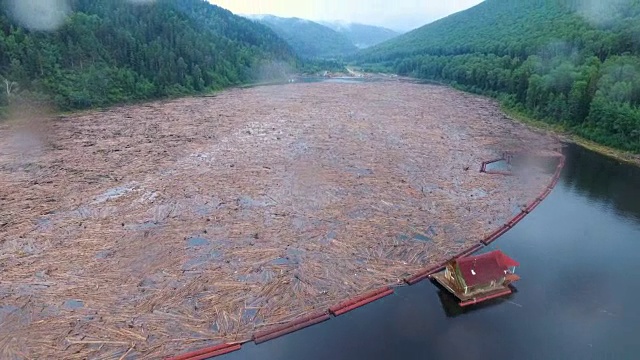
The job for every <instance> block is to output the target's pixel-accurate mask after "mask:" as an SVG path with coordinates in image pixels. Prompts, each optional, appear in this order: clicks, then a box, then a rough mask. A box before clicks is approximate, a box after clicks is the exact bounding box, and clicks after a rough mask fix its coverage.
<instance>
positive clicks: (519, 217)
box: [507, 211, 527, 227]
mask: <svg viewBox="0 0 640 360" xmlns="http://www.w3.org/2000/svg"><path fill="white" fill-rule="evenodd" d="M525 216H527V213H526V212H524V211H523V212H521V213H520V214H518V215H516V217H514V218H513V219H511V221H509V223H508V224H507V226H509V227H514V226H516V224H517V223H519V222H520V221H522V219H524V217H525Z"/></svg>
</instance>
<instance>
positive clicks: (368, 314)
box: [221, 145, 640, 360]
mask: <svg viewBox="0 0 640 360" xmlns="http://www.w3.org/2000/svg"><path fill="white" fill-rule="evenodd" d="M565 153H566V156H567V164H566V167H565V169H564V171H563V174H562V178H561V181H560V182H559V183H558V186H557V187H556V188H555V190H554V191H553V193H552V194H551V195H550V196H549V197H548V198H547V199H546V200H545V201H544V202H543V203H542V204H541V205H540V206H539V207H538V208H537V209H536V210H535V211H534V212H533V213H532V214H531V215H529V216H527V217H526V218H525V219H524V220H523V221H522V222H520V223H519V224H518V225H517V226H516V227H515V228H514V229H512V230H511V231H509V232H508V233H507V234H505V235H504V236H502V237H501V238H500V239H499V240H498V241H496V242H495V243H493V244H492V246H491V247H490V249H493V248H499V249H501V250H503V251H505V252H506V253H507V254H509V255H510V256H512V257H514V258H515V259H517V260H518V261H519V262H520V263H521V266H520V268H519V269H518V271H517V272H518V273H519V274H520V276H521V277H522V280H521V281H519V282H518V283H516V288H517V292H516V293H514V294H512V295H510V296H509V297H508V298H504V299H497V300H494V301H490V302H487V303H484V304H480V305H476V306H472V307H469V308H465V309H461V308H459V307H458V306H457V305H456V303H455V301H454V299H453V298H452V297H451V295H449V294H448V293H444V292H443V291H442V290H440V289H439V288H438V287H436V286H435V285H434V284H432V283H431V282H430V281H428V280H426V281H422V282H420V283H418V284H416V285H414V286H411V287H401V288H398V289H396V292H395V294H394V295H392V296H388V297H386V298H384V299H382V300H379V301H377V302H375V303H372V304H370V305H367V306H365V307H362V308H359V309H357V310H355V311H352V312H350V313H347V314H345V315H343V316H340V317H337V318H332V319H331V320H330V321H327V322H324V323H322V324H320V325H316V326H312V327H310V328H307V329H304V330H301V331H298V332H296V333H293V334H290V335H287V336H284V337H280V338H278V339H275V340H272V341H269V342H266V343H263V344H260V345H254V344H253V343H249V344H245V345H244V346H243V348H242V350H241V351H238V352H235V353H232V354H229V355H226V356H223V357H222V358H221V359H223V360H234V359H238V360H240V359H242V360H248V359H260V360H276V359H277V360H297V359H306V360H314V359H318V360H320V359H322V360H325V359H345V360H346V359H368V360H371V359H416V360H418V359H421V360H422V359H456V358H457V359H633V358H637V356H638V353H639V352H640V340H639V339H638V334H639V333H640V308H639V307H638V306H637V304H636V302H637V300H638V297H639V296H640V281H639V280H638V279H637V276H638V275H640V168H637V167H633V166H630V165H625V164H620V163H618V162H617V161H615V160H611V159H609V158H605V157H603V156H601V155H598V154H596V153H593V152H590V151H588V150H585V149H582V148H579V147H577V146H573V145H571V146H568V147H567V148H566V149H565Z"/></svg>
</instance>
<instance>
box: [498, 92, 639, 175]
mask: <svg viewBox="0 0 640 360" xmlns="http://www.w3.org/2000/svg"><path fill="white" fill-rule="evenodd" d="M500 109H501V110H502V111H503V112H504V113H505V114H506V115H507V116H508V117H509V118H510V119H512V120H514V121H516V122H519V123H522V124H525V125H527V126H530V127H531V128H533V129H537V130H542V131H545V132H547V133H548V134H553V136H556V137H557V138H558V139H560V141H561V142H563V143H568V144H575V145H578V146H581V147H583V148H585V149H587V150H590V151H593V152H595V153H598V154H600V155H603V156H606V157H608V158H611V159H614V160H617V161H620V162H622V163H625V164H630V165H634V166H638V167H640V155H636V154H633V153H630V152H628V151H623V150H618V149H615V148H612V147H609V146H606V145H602V144H599V143H597V142H595V141H592V140H589V139H585V138H583V137H581V136H579V135H577V134H574V133H572V132H571V131H569V130H566V129H564V128H563V127H562V126H559V125H552V124H549V123H546V122H544V121H541V120H536V119H533V118H531V117H529V116H527V115H525V114H522V113H521V112H518V111H516V110H513V109H509V108H508V107H506V106H504V105H503V104H500Z"/></svg>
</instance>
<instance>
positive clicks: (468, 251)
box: [449, 243, 484, 261]
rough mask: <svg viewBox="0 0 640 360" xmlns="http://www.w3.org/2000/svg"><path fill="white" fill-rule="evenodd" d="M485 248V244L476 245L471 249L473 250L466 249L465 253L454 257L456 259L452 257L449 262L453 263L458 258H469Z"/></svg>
mask: <svg viewBox="0 0 640 360" xmlns="http://www.w3.org/2000/svg"><path fill="white" fill-rule="evenodd" d="M483 247H484V244H482V243H480V244H475V245H474V246H473V247H471V248H469V249H466V250H464V251H463V252H461V253H459V254H458V255H456V256H454V257H452V258H451V259H450V260H449V261H451V260H455V259H458V258H461V257H465V256H468V255H471V254H473V253H474V252H476V251H478V250H480V249H482V248H483Z"/></svg>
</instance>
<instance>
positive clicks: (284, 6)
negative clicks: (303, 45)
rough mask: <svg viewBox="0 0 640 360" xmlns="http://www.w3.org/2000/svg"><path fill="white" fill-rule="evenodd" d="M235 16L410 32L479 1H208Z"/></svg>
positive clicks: (479, 0)
mask: <svg viewBox="0 0 640 360" xmlns="http://www.w3.org/2000/svg"><path fill="white" fill-rule="evenodd" d="M209 2H211V3H213V4H216V5H219V6H221V7H223V8H226V9H229V10H231V11H232V12H234V13H236V14H247V15H248V14H271V15H276V16H282V17H299V18H303V19H309V20H343V21H350V22H358V23H363V24H370V25H379V26H385V27H389V28H392V29H396V30H410V29H414V28H417V27H420V26H422V25H424V24H426V23H429V22H432V21H434V20H436V19H439V18H442V17H445V16H447V15H449V14H453V13H454V12H458V11H460V10H464V9H468V8H470V7H472V6H474V5H476V4H479V3H481V2H482V0H393V1H390V0H209Z"/></svg>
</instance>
